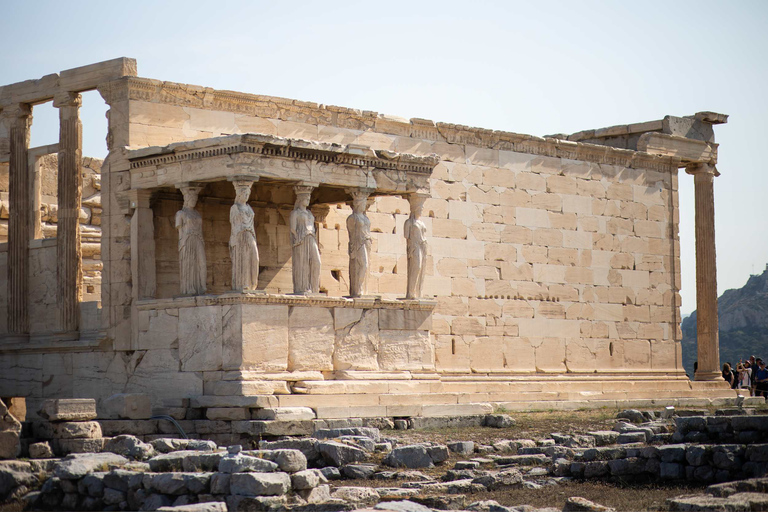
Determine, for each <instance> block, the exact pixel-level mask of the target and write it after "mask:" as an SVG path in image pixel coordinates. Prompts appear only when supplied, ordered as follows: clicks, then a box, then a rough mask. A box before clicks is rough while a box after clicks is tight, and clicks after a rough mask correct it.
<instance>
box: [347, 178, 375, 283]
mask: <svg viewBox="0 0 768 512" xmlns="http://www.w3.org/2000/svg"><path fill="white" fill-rule="evenodd" d="M370 192H371V191H370V190H368V189H359V188H358V189H349V190H347V193H348V194H350V195H351V196H352V215H350V216H349V217H347V233H348V235H349V247H348V251H349V296H350V297H361V296H363V295H365V293H366V292H367V285H368V267H369V266H370V256H371V221H370V220H368V217H367V216H366V215H365V210H366V209H367V207H368V196H369V195H370Z"/></svg>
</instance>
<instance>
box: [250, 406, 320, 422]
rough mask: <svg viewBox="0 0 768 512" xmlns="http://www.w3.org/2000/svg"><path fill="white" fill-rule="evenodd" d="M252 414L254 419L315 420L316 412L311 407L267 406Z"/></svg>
mask: <svg viewBox="0 0 768 512" xmlns="http://www.w3.org/2000/svg"><path fill="white" fill-rule="evenodd" d="M252 416H253V419H254V420H281V421H293V420H314V419H315V412H314V411H313V410H312V409H310V408H309V407H265V408H263V409H258V410H256V411H254V413H253V415H252Z"/></svg>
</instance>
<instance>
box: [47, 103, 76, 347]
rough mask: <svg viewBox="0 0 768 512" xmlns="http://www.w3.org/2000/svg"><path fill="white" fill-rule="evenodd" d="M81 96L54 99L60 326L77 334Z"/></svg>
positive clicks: (64, 330)
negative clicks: (56, 142) (56, 112)
mask: <svg viewBox="0 0 768 512" xmlns="http://www.w3.org/2000/svg"><path fill="white" fill-rule="evenodd" d="M81 102H82V100H81V97H80V94H77V93H63V94H58V95H56V96H55V97H54V98H53V106H54V107H56V108H58V109H59V175H58V205H59V213H58V215H59V219H58V225H57V230H56V248H57V263H56V266H57V286H56V295H57V298H58V302H59V327H60V329H61V331H62V332H76V331H78V329H79V325H80V300H81V299H82V282H83V266H82V255H81V253H80V202H81V194H82V182H83V180H82V176H81V174H80V165H81V163H82V160H83V124H82V123H81V122H80V105H81Z"/></svg>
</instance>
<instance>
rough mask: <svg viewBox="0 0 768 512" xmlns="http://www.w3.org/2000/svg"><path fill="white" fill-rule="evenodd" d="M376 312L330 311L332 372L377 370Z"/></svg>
mask: <svg viewBox="0 0 768 512" xmlns="http://www.w3.org/2000/svg"><path fill="white" fill-rule="evenodd" d="M379 313H380V311H379V310H376V309H367V310H363V309H352V308H336V309H334V326H335V329H336V342H335V346H334V350H333V367H334V369H335V370H378V369H379V364H378V357H377V354H378V347H379Z"/></svg>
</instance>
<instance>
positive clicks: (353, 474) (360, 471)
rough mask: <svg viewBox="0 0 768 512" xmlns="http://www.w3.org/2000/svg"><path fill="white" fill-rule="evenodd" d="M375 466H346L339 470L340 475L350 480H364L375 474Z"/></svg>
mask: <svg viewBox="0 0 768 512" xmlns="http://www.w3.org/2000/svg"><path fill="white" fill-rule="evenodd" d="M376 469H377V466H376V465H375V464H347V465H346V466H343V467H342V468H341V474H342V475H343V476H344V477H346V478H349V479H352V480H365V479H368V478H371V477H372V476H373V474H374V473H376Z"/></svg>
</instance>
